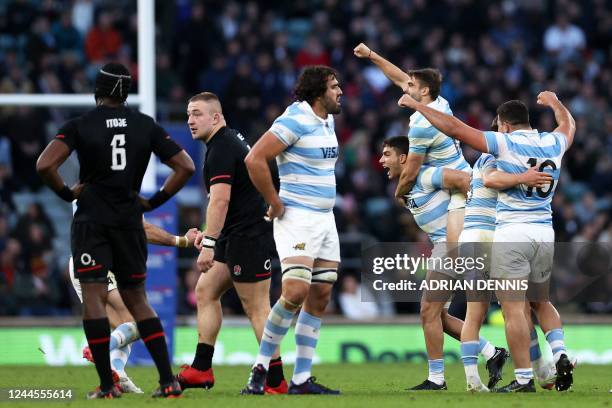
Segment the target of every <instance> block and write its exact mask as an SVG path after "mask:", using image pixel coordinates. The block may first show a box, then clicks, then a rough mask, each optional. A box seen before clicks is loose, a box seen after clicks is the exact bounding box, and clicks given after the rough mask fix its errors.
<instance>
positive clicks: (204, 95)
mask: <svg viewBox="0 0 612 408" xmlns="http://www.w3.org/2000/svg"><path fill="white" fill-rule="evenodd" d="M197 101H202V102H216V103H217V104H218V105H219V109H220V113H223V108H222V107H221V101H220V100H219V97H218V96H217V95H216V94H214V93H212V92H200V93H198V94H195V95H193V96H192V97H191V98H189V101H187V103H191V102H197Z"/></svg>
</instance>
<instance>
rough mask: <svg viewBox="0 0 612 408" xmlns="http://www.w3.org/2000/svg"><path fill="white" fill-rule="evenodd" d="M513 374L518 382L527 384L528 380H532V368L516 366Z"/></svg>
mask: <svg viewBox="0 0 612 408" xmlns="http://www.w3.org/2000/svg"><path fill="white" fill-rule="evenodd" d="M514 376H515V377H516V381H517V382H518V383H519V384H521V385H524V384H527V383H528V382H529V381H531V380H533V369H531V368H517V369H515V370H514Z"/></svg>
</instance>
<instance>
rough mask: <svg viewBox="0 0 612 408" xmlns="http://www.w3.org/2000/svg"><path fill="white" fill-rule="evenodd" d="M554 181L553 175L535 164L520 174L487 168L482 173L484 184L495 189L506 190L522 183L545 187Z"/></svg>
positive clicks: (529, 185)
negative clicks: (540, 169)
mask: <svg viewBox="0 0 612 408" xmlns="http://www.w3.org/2000/svg"><path fill="white" fill-rule="evenodd" d="M552 182H553V176H552V175H551V174H548V173H545V172H541V171H539V170H538V167H537V166H533V167H531V168H530V169H528V170H527V171H525V172H523V173H520V174H510V173H506V172H503V171H499V170H496V169H487V170H485V171H484V172H483V174H482V183H483V184H484V186H485V187H488V188H493V189H495V190H506V189H509V188H512V187H516V186H518V185H520V184H524V185H526V186H528V187H535V188H544V187H545V186H546V185H548V184H551V183H552Z"/></svg>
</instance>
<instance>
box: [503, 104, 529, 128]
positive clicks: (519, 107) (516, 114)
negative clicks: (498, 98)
mask: <svg viewBox="0 0 612 408" xmlns="http://www.w3.org/2000/svg"><path fill="white" fill-rule="evenodd" d="M497 117H498V118H499V120H500V121H502V122H506V123H509V124H510V125H528V124H529V109H527V106H526V105H525V104H524V103H523V102H521V101H518V100H512V101H508V102H504V103H502V104H501V105H499V107H498V108H497Z"/></svg>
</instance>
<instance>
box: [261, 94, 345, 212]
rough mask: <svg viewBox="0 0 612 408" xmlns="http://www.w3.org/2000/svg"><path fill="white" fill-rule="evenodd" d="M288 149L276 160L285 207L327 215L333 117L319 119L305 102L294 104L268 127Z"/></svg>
mask: <svg viewBox="0 0 612 408" xmlns="http://www.w3.org/2000/svg"><path fill="white" fill-rule="evenodd" d="M270 132H272V133H273V134H274V135H275V136H276V137H277V138H278V139H279V140H280V141H281V142H283V143H284V144H286V145H287V148H286V149H285V150H284V151H283V152H282V153H281V154H279V155H278V156H277V157H276V163H277V164H278V173H279V176H280V182H281V185H280V193H279V196H280V198H281V201H282V202H283V204H284V205H285V207H296V208H301V209H305V210H309V211H317V212H329V211H331V210H332V209H333V208H334V203H335V202H336V176H335V173H334V168H335V165H336V160H337V159H338V140H337V139H336V132H335V131H334V118H333V116H332V115H327V119H325V120H324V119H321V118H320V117H318V116H317V115H316V114H315V113H314V111H313V110H312V107H311V106H310V104H309V103H308V102H306V101H303V102H294V103H292V104H291V105H289V106H288V107H287V109H285V112H283V114H282V115H281V116H279V117H278V118H276V120H275V121H274V123H273V124H272V127H270Z"/></svg>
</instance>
